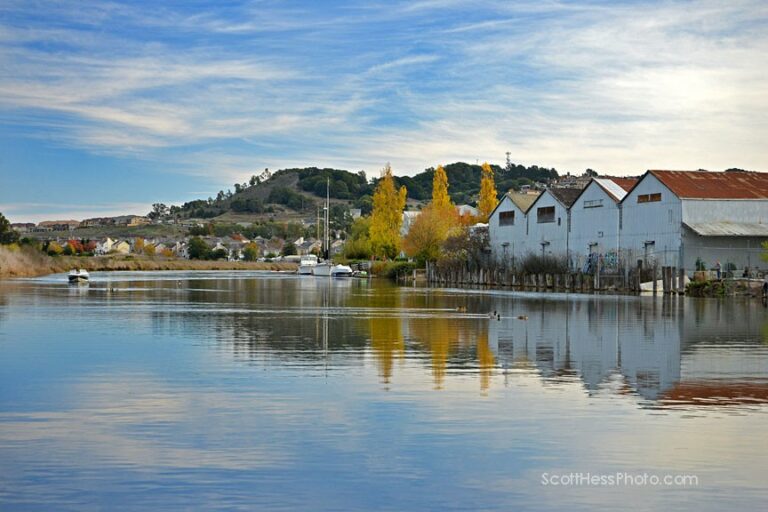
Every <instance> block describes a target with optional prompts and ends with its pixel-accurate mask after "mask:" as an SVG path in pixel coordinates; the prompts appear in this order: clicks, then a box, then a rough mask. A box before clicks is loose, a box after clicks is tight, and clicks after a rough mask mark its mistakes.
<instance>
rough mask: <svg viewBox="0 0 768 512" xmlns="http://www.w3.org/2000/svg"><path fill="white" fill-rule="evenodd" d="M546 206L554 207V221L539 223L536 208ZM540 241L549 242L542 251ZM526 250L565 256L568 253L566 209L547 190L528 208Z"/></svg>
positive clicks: (539, 253) (538, 253) (534, 252)
mask: <svg viewBox="0 0 768 512" xmlns="http://www.w3.org/2000/svg"><path fill="white" fill-rule="evenodd" d="M547 206H554V207H555V221H554V222H546V223H539V222H538V209H539V208H544V207H547ZM558 219H559V220H558ZM542 242H549V244H548V245H546V246H545V247H544V251H543V252H542V245H541V244H542ZM527 250H528V252H531V253H533V254H537V255H541V254H546V255H553V256H566V255H567V254H568V211H567V210H566V209H565V207H563V205H562V204H560V202H559V201H558V200H557V199H555V197H554V196H553V195H552V194H551V193H550V191H549V190H545V191H544V192H543V193H542V194H541V195H540V196H539V198H538V200H537V201H536V203H534V204H533V206H532V207H531V209H530V210H528V246H527Z"/></svg>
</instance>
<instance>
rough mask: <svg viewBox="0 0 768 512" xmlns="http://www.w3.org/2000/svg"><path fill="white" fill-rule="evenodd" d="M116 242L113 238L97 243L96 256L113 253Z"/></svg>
mask: <svg viewBox="0 0 768 512" xmlns="http://www.w3.org/2000/svg"><path fill="white" fill-rule="evenodd" d="M114 243H115V240H112V239H111V238H109V237H107V238H106V239H104V240H102V241H100V242H97V243H96V250H95V251H94V252H95V253H96V254H102V255H103V254H108V253H109V252H111V251H112V246H113V245H114Z"/></svg>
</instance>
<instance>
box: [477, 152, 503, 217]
mask: <svg viewBox="0 0 768 512" xmlns="http://www.w3.org/2000/svg"><path fill="white" fill-rule="evenodd" d="M497 196H498V194H497V193H496V183H495V182H494V181H493V169H491V166H490V165H488V162H484V163H483V173H482V177H481V178H480V200H479V201H478V202H477V209H478V211H479V212H478V215H479V217H480V222H488V217H490V216H491V212H493V210H494V208H496V205H497V204H498V202H499V201H498V199H497Z"/></svg>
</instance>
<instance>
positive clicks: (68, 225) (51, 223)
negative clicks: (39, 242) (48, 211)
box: [37, 220, 80, 231]
mask: <svg viewBox="0 0 768 512" xmlns="http://www.w3.org/2000/svg"><path fill="white" fill-rule="evenodd" d="M79 225H80V221H78V220H46V221H43V222H40V223H39V224H38V225H37V226H38V227H41V228H45V229H44V230H45V231H71V230H73V229H75V228H77V227H78V226H79Z"/></svg>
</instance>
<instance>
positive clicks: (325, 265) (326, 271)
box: [312, 178, 335, 277]
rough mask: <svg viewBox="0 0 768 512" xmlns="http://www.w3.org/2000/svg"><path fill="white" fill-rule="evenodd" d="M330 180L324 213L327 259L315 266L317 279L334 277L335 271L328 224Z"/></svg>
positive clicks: (327, 186) (324, 250) (324, 241)
mask: <svg viewBox="0 0 768 512" xmlns="http://www.w3.org/2000/svg"><path fill="white" fill-rule="evenodd" d="M330 183H331V181H330V178H329V179H328V181H327V182H326V185H325V194H326V196H325V206H323V212H324V219H323V257H324V258H325V261H323V262H322V263H318V264H317V265H315V267H314V268H313V269H312V273H313V274H315V275H316V276H317V277H330V276H331V275H333V269H334V267H335V266H334V264H333V262H332V261H331V239H330V236H329V233H330V231H331V230H330V225H329V223H328V211H329V210H330V204H331V199H330V186H331V185H330Z"/></svg>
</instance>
